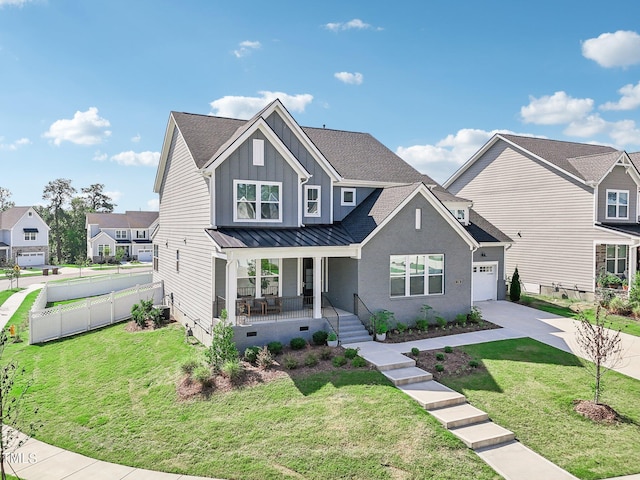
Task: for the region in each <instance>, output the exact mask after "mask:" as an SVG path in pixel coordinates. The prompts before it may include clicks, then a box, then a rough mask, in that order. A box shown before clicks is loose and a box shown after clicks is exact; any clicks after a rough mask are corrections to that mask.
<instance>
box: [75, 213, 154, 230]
mask: <svg viewBox="0 0 640 480" xmlns="http://www.w3.org/2000/svg"><path fill="white" fill-rule="evenodd" d="M157 219H158V212H142V211H136V210H127V211H126V212H125V213H87V223H88V224H90V225H100V228H149V227H150V226H151V224H152V223H153V222H155V221H156V220H157Z"/></svg>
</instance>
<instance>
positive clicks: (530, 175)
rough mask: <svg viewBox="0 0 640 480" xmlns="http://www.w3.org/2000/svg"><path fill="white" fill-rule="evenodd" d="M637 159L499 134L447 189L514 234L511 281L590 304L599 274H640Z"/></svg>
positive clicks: (582, 146)
mask: <svg viewBox="0 0 640 480" xmlns="http://www.w3.org/2000/svg"><path fill="white" fill-rule="evenodd" d="M634 161H635V162H639V161H640V158H638V154H631V155H629V154H627V153H626V152H624V151H620V150H616V149H615V148H612V147H608V146H602V145H590V144H581V143H573V142H563V141H556V140H547V139H541V138H530V137H522V136H517V135H506V134H498V135H495V136H494V137H493V138H492V139H491V140H490V141H489V142H488V143H487V144H485V145H484V146H483V147H482V148H481V149H480V150H479V151H478V152H477V153H476V154H475V155H473V157H471V159H469V161H467V162H466V163H465V164H464V165H463V166H462V167H461V168H460V169H459V170H458V171H457V172H456V173H455V174H454V175H453V176H452V177H451V178H449V180H447V182H445V187H447V188H448V189H449V190H450V191H451V192H454V193H455V194H459V195H462V196H465V197H469V198H472V199H473V202H474V209H476V210H477V211H478V212H479V213H481V214H482V215H483V216H484V217H485V218H487V219H488V220H489V221H490V222H491V223H492V224H494V225H496V226H497V227H498V228H499V229H500V230H501V231H503V232H505V233H506V234H507V235H509V236H510V237H511V238H512V239H513V240H514V244H513V246H512V247H511V248H510V250H509V252H508V256H507V275H511V274H512V273H513V271H514V269H515V267H516V266H517V267H518V272H519V274H520V278H521V281H522V282H523V284H524V286H525V288H526V290H527V291H530V292H533V293H539V292H542V293H555V292H560V293H563V294H566V295H570V296H574V295H576V296H580V297H591V296H592V294H593V292H594V291H595V286H596V279H597V277H598V275H599V273H600V272H602V271H604V272H610V273H613V274H615V275H618V276H619V277H620V278H626V279H629V278H632V277H633V275H634V274H635V272H636V271H637V270H638V246H639V245H640V224H639V223H638V215H639V212H638V198H639V197H638V189H639V186H640V174H639V173H638V168H637V165H638V163H634Z"/></svg>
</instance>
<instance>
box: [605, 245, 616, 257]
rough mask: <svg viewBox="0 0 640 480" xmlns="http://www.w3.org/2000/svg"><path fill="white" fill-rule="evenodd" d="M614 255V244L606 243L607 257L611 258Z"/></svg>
mask: <svg viewBox="0 0 640 480" xmlns="http://www.w3.org/2000/svg"><path fill="white" fill-rule="evenodd" d="M615 256H616V246H615V245H607V258H613V257H615Z"/></svg>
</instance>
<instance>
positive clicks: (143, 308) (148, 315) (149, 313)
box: [131, 298, 160, 328]
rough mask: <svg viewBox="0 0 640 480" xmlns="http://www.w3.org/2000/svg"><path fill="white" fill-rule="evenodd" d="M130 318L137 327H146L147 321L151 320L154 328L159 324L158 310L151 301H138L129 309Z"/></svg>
mask: <svg viewBox="0 0 640 480" xmlns="http://www.w3.org/2000/svg"><path fill="white" fill-rule="evenodd" d="M131 318H132V319H133V321H134V322H136V324H137V325H138V326H139V327H142V328H144V327H146V325H147V320H153V324H154V326H157V325H159V324H160V309H159V308H155V307H154V306H153V299H152V298H150V299H149V300H140V303H136V304H134V305H133V306H132V307H131Z"/></svg>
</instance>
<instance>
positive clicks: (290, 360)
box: [282, 354, 298, 370]
mask: <svg viewBox="0 0 640 480" xmlns="http://www.w3.org/2000/svg"><path fill="white" fill-rule="evenodd" d="M282 364H283V365H284V366H285V368H286V369H288V370H294V369H296V368H298V360H296V358H295V357H294V356H293V355H291V354H287V355H285V356H284V358H283V359H282Z"/></svg>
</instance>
